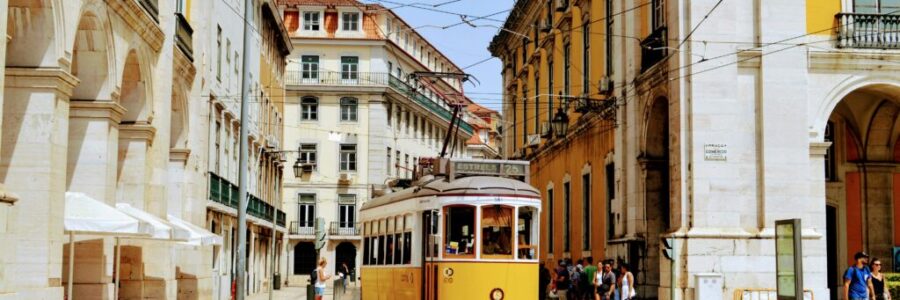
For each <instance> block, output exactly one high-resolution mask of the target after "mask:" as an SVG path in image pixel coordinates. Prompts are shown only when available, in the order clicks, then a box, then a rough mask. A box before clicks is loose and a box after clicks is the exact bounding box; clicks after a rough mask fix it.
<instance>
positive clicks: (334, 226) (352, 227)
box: [328, 222, 360, 236]
mask: <svg viewBox="0 0 900 300" xmlns="http://www.w3.org/2000/svg"><path fill="white" fill-rule="evenodd" d="M359 233H360V232H359V223H354V222H331V227H329V228H328V234H329V235H333V236H357V235H359Z"/></svg>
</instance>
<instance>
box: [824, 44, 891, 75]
mask: <svg viewBox="0 0 900 300" xmlns="http://www.w3.org/2000/svg"><path fill="white" fill-rule="evenodd" d="M808 56H809V69H810V70H865V71H900V64H897V63H893V62H897V61H900V52H896V51H883V50H861V49H854V50H834V51H827V52H825V51H812V50H811V51H809V54H808Z"/></svg>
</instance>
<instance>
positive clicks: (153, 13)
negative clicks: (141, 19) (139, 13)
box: [137, 0, 159, 23]
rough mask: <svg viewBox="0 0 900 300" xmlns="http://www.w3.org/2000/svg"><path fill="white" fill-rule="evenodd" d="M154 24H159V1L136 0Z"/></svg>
mask: <svg viewBox="0 0 900 300" xmlns="http://www.w3.org/2000/svg"><path fill="white" fill-rule="evenodd" d="M137 2H138V3H139V4H140V5H141V7H142V8H144V10H145V11H147V14H148V15H150V18H152V19H153V20H154V21H156V23H159V0H137Z"/></svg>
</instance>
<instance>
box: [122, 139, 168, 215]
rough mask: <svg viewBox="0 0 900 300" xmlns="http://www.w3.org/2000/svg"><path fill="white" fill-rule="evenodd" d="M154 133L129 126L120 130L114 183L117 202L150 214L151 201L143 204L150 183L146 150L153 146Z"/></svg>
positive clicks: (158, 213)
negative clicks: (116, 171) (118, 165)
mask: <svg viewBox="0 0 900 300" xmlns="http://www.w3.org/2000/svg"><path fill="white" fill-rule="evenodd" d="M155 133H156V129H155V128H154V127H153V126H150V125H138V124H129V125H122V126H121V127H120V128H119V164H120V167H119V178H118V181H117V182H116V187H117V193H116V202H121V203H128V204H131V206H134V207H137V208H139V209H144V210H148V211H149V212H151V213H155V214H157V215H160V213H162V212H156V211H152V210H150V209H151V207H148V204H150V202H151V201H147V202H146V203H145V200H146V199H145V198H146V197H147V195H148V189H149V187H148V183H149V182H150V177H151V176H150V175H151V170H150V166H149V164H150V161H149V159H148V156H149V148H150V147H151V145H152V144H153V138H154V136H155Z"/></svg>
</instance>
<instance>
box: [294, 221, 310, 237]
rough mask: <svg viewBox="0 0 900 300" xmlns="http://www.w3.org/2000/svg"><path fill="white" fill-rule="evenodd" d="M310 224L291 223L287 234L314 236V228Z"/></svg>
mask: <svg viewBox="0 0 900 300" xmlns="http://www.w3.org/2000/svg"><path fill="white" fill-rule="evenodd" d="M313 225H314V224H313V223H311V222H297V221H291V228H290V229H289V232H290V234H291V235H316V228H315V227H313Z"/></svg>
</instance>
